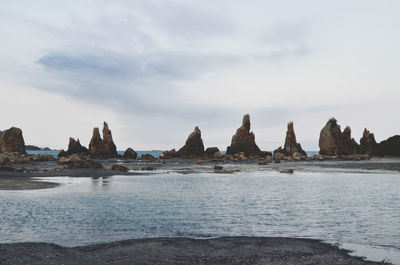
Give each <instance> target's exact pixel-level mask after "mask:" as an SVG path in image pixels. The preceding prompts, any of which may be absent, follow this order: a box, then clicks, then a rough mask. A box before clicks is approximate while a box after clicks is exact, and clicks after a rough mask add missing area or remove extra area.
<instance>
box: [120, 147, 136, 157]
mask: <svg viewBox="0 0 400 265" xmlns="http://www.w3.org/2000/svg"><path fill="white" fill-rule="evenodd" d="M122 157H123V158H125V159H136V158H137V153H136V152H135V151H134V150H133V149H132V148H130V147H129V148H128V149H126V150H125V152H124V154H123V156H122Z"/></svg>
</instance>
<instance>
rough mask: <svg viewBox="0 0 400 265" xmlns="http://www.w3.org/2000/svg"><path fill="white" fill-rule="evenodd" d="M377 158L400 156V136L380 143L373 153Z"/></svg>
mask: <svg viewBox="0 0 400 265" xmlns="http://www.w3.org/2000/svg"><path fill="white" fill-rule="evenodd" d="M373 154H374V155H376V156H400V135H395V136H392V137H389V138H388V139H387V140H384V141H382V142H380V143H379V144H378V145H377V146H376V148H375V149H374V152H373Z"/></svg>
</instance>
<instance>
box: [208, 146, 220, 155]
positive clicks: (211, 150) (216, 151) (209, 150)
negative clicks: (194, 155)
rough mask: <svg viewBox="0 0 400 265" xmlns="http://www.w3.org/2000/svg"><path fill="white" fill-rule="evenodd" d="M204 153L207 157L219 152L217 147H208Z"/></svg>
mask: <svg viewBox="0 0 400 265" xmlns="http://www.w3.org/2000/svg"><path fill="white" fill-rule="evenodd" d="M205 153H206V155H207V156H209V157H212V156H214V155H215V154H216V153H219V149H218V147H208V148H207V149H206V151H205Z"/></svg>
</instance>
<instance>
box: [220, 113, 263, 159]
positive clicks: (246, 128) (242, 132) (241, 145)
mask: <svg viewBox="0 0 400 265" xmlns="http://www.w3.org/2000/svg"><path fill="white" fill-rule="evenodd" d="M260 151H261V150H260V148H258V146H257V144H256V142H255V135H254V133H253V132H250V115H249V114H246V115H244V117H243V122H242V126H241V127H240V128H239V129H237V131H236V134H235V135H233V137H232V142H231V145H230V146H229V147H228V148H227V150H226V153H227V154H236V153H239V152H244V153H245V155H246V156H248V155H250V154H257V153H259V152H260Z"/></svg>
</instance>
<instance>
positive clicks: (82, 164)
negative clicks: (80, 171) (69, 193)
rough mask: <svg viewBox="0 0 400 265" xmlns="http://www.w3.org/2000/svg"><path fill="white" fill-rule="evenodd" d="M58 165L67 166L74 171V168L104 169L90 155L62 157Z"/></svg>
mask: <svg viewBox="0 0 400 265" xmlns="http://www.w3.org/2000/svg"><path fill="white" fill-rule="evenodd" d="M58 164H60V165H66V166H67V168H69V169H74V168H95V169H99V168H102V167H103V166H102V165H101V164H100V163H97V162H94V161H93V160H92V158H91V157H90V156H89V155H85V154H82V153H80V154H72V155H70V156H63V157H60V159H58Z"/></svg>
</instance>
